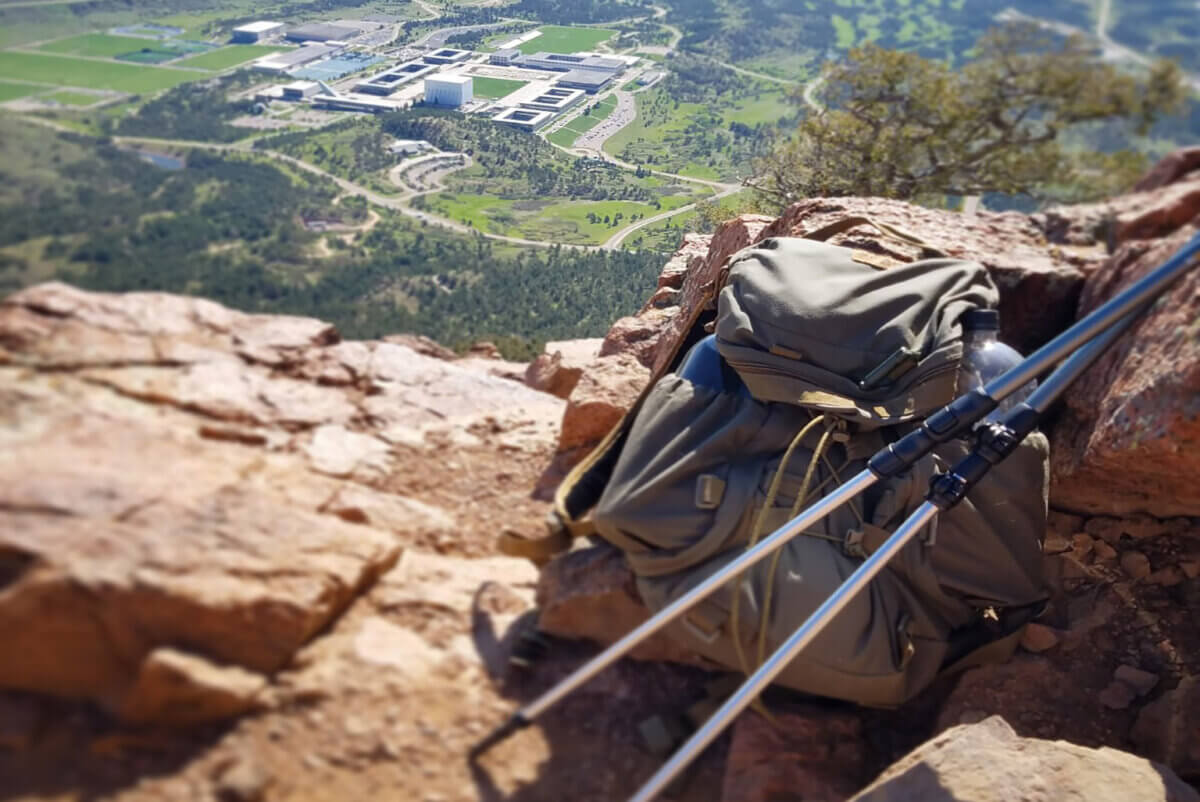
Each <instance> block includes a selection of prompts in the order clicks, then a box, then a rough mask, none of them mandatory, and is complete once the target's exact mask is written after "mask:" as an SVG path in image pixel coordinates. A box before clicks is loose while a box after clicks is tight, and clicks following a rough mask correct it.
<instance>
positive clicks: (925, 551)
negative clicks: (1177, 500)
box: [507, 238, 1049, 706]
mask: <svg viewBox="0 0 1200 802" xmlns="http://www.w3.org/2000/svg"><path fill="white" fill-rule="evenodd" d="M876 261H877V260H874V259H870V258H863V255H862V254H861V253H860V252H856V251H851V250H849V249H846V248H841V247H836V246H832V245H827V244H825V243H823V242H817V241H813V240H810V239H800V238H775V239H768V240H765V241H763V242H761V243H759V244H757V245H755V246H753V247H751V248H748V249H746V250H744V251H742V252H740V253H738V254H735V255H734V256H733V257H732V259H731V260H730V263H729V265H728V266H727V268H726V269H724V270H722V273H721V278H720V279H718V281H717V282H716V284H715V285H714V286H713V287H712V288H710V289H711V292H710V298H711V301H715V307H716V308H715V310H714V309H713V308H712V307H713V306H714V304H713V303H709V304H708V305H707V308H699V309H697V311H696V313H695V316H694V318H693V319H692V320H691V321H690V329H689V331H688V334H687V336H685V337H684V338H683V340H682V341H681V342H680V343H679V345H678V347H677V348H676V352H675V353H674V354H673V355H672V358H671V359H670V361H669V364H668V365H667V366H666V368H665V370H664V371H663V374H662V375H660V376H655V377H652V381H651V383H650V385H649V387H648V388H647V389H646V391H645V392H644V393H643V394H642V397H641V398H640V399H639V400H638V401H637V403H636V404H635V405H634V407H633V408H632V409H631V411H630V412H629V413H628V414H627V415H626V417H625V418H624V420H622V422H621V423H620V424H619V425H618V426H617V427H616V428H615V429H614V430H613V431H612V432H610V434H609V435H608V437H607V438H606V439H605V440H604V441H603V442H602V443H601V444H600V445H599V446H598V447H597V448H596V449H595V450H594V451H593V452H592V453H591V454H590V455H589V456H588V458H586V459H585V460H584V461H583V462H582V463H580V464H579V465H578V466H576V468H575V469H574V470H573V471H572V473H571V474H570V476H568V477H567V479H566V481H564V483H563V485H562V486H561V487H560V488H559V491H558V494H557V498H556V505H555V506H556V509H555V515H554V525H553V527H552V530H553V532H554V534H553V536H552V538H550V539H548V540H547V541H543V542H540V544H539V545H538V546H536V548H538V549H542V550H546V549H553V548H563V547H566V546H568V545H569V544H570V542H571V540H572V539H573V538H574V537H577V536H579V535H585V534H587V535H595V536H598V537H600V538H602V539H603V540H605V541H607V542H609V543H611V544H613V545H615V546H617V547H618V548H619V549H621V550H622V551H623V552H624V554H625V556H626V559H627V561H628V564H629V566H630V567H631V569H632V570H633V572H634V574H635V575H636V577H637V588H638V591H639V592H640V594H641V596H642V598H643V600H644V601H645V603H646V604H647V605H648V606H649V607H650V609H651V610H657V609H661V608H662V607H664V606H665V605H667V604H668V603H670V602H671V601H672V600H674V599H676V598H678V597H679V596H680V595H681V594H683V593H684V592H686V591H687V590H689V589H690V588H692V587H694V586H695V585H696V584H698V583H699V582H701V581H702V580H703V579H704V578H706V577H707V576H709V575H710V574H711V573H713V572H714V571H716V570H717V569H719V568H720V567H721V566H723V565H724V564H726V563H727V562H728V561H730V560H732V559H733V558H734V557H736V556H737V555H738V554H740V553H741V552H742V551H743V550H744V549H745V548H747V547H748V546H750V545H752V544H753V543H755V542H757V541H758V540H760V539H761V538H763V537H765V536H766V535H769V534H770V533H771V532H772V531H774V530H775V529H776V528H778V527H779V526H781V525H782V524H784V523H785V522H787V521H788V520H789V519H790V518H792V517H794V516H795V515H796V514H797V513H798V512H799V511H800V510H801V509H803V508H805V507H807V506H808V505H811V504H812V503H814V502H815V501H817V500H818V499H820V497H821V496H823V495H824V494H825V493H827V492H829V490H830V489H831V488H833V487H835V486H837V484H838V483H839V482H840V481H842V480H843V479H846V478H849V477H850V476H853V475H854V474H856V473H858V472H859V471H861V470H863V469H864V468H865V467H866V461H867V460H868V459H869V458H870V457H871V455H872V454H874V453H875V452H876V451H878V450H879V449H880V448H882V447H883V446H885V445H886V444H887V443H888V442H890V441H893V440H895V439H896V438H898V437H900V436H902V435H903V434H905V433H906V432H908V431H910V430H911V429H912V428H913V427H914V426H915V425H916V424H917V423H919V422H920V421H921V420H922V419H923V418H924V416H926V415H928V414H930V413H932V412H934V411H936V410H937V409H939V408H940V407H942V406H943V405H945V404H946V403H948V402H949V401H951V400H952V399H953V398H954V397H955V396H956V395H958V394H959V393H960V392H962V391H963V390H964V388H961V387H958V386H956V384H957V381H958V378H957V377H958V375H959V371H958V368H959V363H960V361H961V359H962V355H963V337H962V326H961V324H960V322H959V320H960V318H961V316H962V315H963V314H964V313H966V312H967V311H969V310H971V309H978V308H987V309H990V308H995V307H996V305H997V303H998V300H999V295H998V292H997V290H996V288H995V286H994V285H993V284H992V282H991V280H990V278H989V277H988V274H987V272H986V271H985V270H984V269H983V268H982V267H981V266H980V265H978V264H975V263H972V262H966V261H961V260H954V259H946V258H937V259H926V260H923V261H918V262H914V263H912V264H905V265H899V266H894V267H889V268H886V269H880V268H879V267H876V266H875V264H874V263H875V262H876ZM712 330H715V335H716V338H715V342H716V348H717V350H718V351H719V353H720V356H721V358H722V360H723V362H724V365H723V368H724V370H726V371H729V370H730V369H732V371H734V372H735V373H736V378H733V379H732V384H733V385H734V386H735V387H736V389H733V390H731V389H729V388H727V387H722V386H709V385H708V384H701V383H697V382H695V381H692V380H689V379H688V378H685V377H684V376H682V375H679V373H677V372H675V371H676V370H677V369H678V367H679V365H680V364H681V363H682V362H683V360H684V357H685V355H686V354H687V352H688V351H689V350H690V349H691V348H692V347H693V346H694V345H695V344H696V343H697V342H699V341H700V340H702V339H703V338H704V337H705V336H706V334H707V332H708V331H712ZM737 385H741V386H740V387H738V386H737ZM968 448H969V444H968V443H966V442H964V441H961V440H960V441H955V442H951V443H948V444H945V445H942V446H940V447H939V448H938V449H937V450H936V451H935V453H934V454H932V455H931V456H929V457H926V458H925V459H923V460H922V461H921V462H919V463H918V464H917V465H916V466H915V467H914V468H913V469H912V470H911V471H909V472H908V473H906V474H903V475H901V476H899V477H897V478H895V479H892V480H887V481H882V482H879V483H877V484H876V485H874V486H873V487H872V488H870V490H869V491H868V492H866V493H864V494H863V495H861V496H860V497H859V498H857V499H856V500H854V501H853V502H852V503H850V504H847V505H845V506H843V507H842V508H840V509H838V510H836V511H835V512H834V513H833V514H832V515H830V516H828V517H827V518H826V519H825V520H824V521H822V522H821V523H820V524H818V525H816V526H815V527H813V528H811V529H810V530H808V531H806V532H804V533H803V534H801V535H799V536H797V537H795V538H793V539H792V540H790V541H789V542H788V543H787V544H786V545H785V546H783V547H782V548H781V549H779V550H778V551H777V552H776V553H775V554H774V555H773V556H772V557H770V558H768V559H765V560H763V561H761V562H759V563H758V564H757V565H756V566H754V567H752V568H751V569H749V570H747V571H746V572H745V573H744V574H743V575H742V576H741V577H740V579H739V580H738V581H735V582H730V583H729V584H728V585H726V586H725V587H724V588H722V589H721V590H719V591H718V592H716V593H714V594H713V595H711V596H710V597H708V598H707V599H706V600H705V601H704V602H702V603H701V604H699V605H698V606H697V607H695V608H693V609H692V611H691V612H689V613H688V614H687V615H685V616H684V617H683V618H681V619H679V620H677V621H676V622H675V623H674V624H672V625H671V626H670V628H669V630H668V631H669V632H671V634H672V635H674V636H675V637H677V638H678V639H680V640H681V641H683V642H684V643H686V644H687V645H688V646H690V647H691V648H693V649H694V650H695V651H697V652H698V653H700V654H703V655H705V656H706V657H708V658H710V659H711V660H714V661H716V662H718V663H720V664H723V665H725V666H728V667H729V668H731V669H737V670H741V671H751V670H753V669H754V668H755V667H757V665H758V664H759V663H761V661H762V660H763V659H764V658H765V656H767V655H769V654H770V653H771V652H772V651H774V649H775V648H776V647H778V645H779V644H780V643H782V641H783V640H785V639H786V638H787V637H788V636H789V635H790V634H791V633H792V632H793V631H794V630H795V629H796V628H797V627H798V626H800V624H802V623H803V622H804V620H805V619H806V618H807V617H808V615H809V614H810V613H812V612H813V610H815V609H816V608H817V606H818V605H820V604H821V603H822V602H823V601H824V600H825V599H826V598H827V597H828V596H829V595H830V594H831V593H833V591H834V590H836V588H837V587H838V586H839V585H840V584H841V582H842V581H844V580H845V579H846V578H847V577H848V576H849V575H850V573H851V572H852V571H854V569H855V568H856V567H857V566H858V565H859V564H860V563H861V561H862V560H863V559H864V558H865V557H866V556H868V555H869V554H870V553H871V552H872V551H873V550H874V549H875V548H877V547H878V546H879V544H880V543H882V541H883V539H885V538H886V537H887V536H888V534H889V533H890V532H891V531H893V530H894V529H895V527H896V526H898V525H899V524H900V523H901V522H902V521H903V520H904V519H905V518H906V517H907V516H908V515H909V514H910V513H911V512H912V511H913V510H915V509H916V507H917V506H918V505H919V504H920V503H921V502H922V501H923V500H924V498H925V494H926V492H927V490H928V487H929V480H930V478H931V476H932V475H933V473H934V472H935V471H938V470H945V469H946V468H948V467H949V466H951V465H953V464H954V463H955V462H956V461H957V460H958V459H959V458H960V457H961V456H963V455H965V454H966V452H967V450H968ZM1048 452H1049V447H1048V443H1047V440H1046V438H1045V437H1044V436H1043V435H1041V434H1040V433H1035V434H1034V435H1032V436H1030V437H1029V438H1028V439H1027V440H1026V441H1025V443H1024V444H1023V445H1022V446H1021V447H1020V448H1019V449H1018V450H1017V452H1016V453H1015V454H1013V455H1012V456H1011V457H1010V458H1009V459H1008V460H1007V461H1005V462H1004V463H1003V464H1001V465H1000V466H998V467H996V468H994V469H993V470H992V471H991V473H990V474H989V475H988V476H987V477H986V478H985V479H984V480H983V481H982V482H980V483H979V485H978V486H976V487H975V488H974V489H973V490H972V491H971V493H970V495H969V496H968V498H967V499H966V500H965V501H964V502H963V503H962V504H960V505H959V506H958V507H955V508H954V509H952V510H950V511H948V512H944V513H942V514H941V515H939V516H938V518H936V519H935V520H934V522H933V523H932V524H930V525H929V526H928V527H927V530H926V531H925V532H924V533H922V535H923V536H922V537H920V538H918V539H917V540H914V541H913V542H912V543H911V544H910V545H909V546H907V547H906V548H905V549H904V550H902V551H901V552H900V554H899V555H898V556H897V557H896V558H895V559H894V560H893V561H892V562H891V563H890V564H889V565H888V567H887V568H886V569H885V570H884V571H883V572H882V573H881V574H880V575H879V576H878V577H877V578H876V579H875V580H874V581H873V582H872V583H871V585H870V586H869V587H868V589H867V590H865V591H864V592H862V593H860V594H859V596H858V597H857V598H856V599H855V600H853V601H852V602H851V603H850V604H849V606H847V607H846V608H845V609H844V610H843V611H842V612H841V613H840V614H839V615H838V617H837V618H836V619H835V620H834V621H833V622H832V624H831V626H829V627H828V628H827V629H826V630H825V632H824V633H822V635H820V636H819V637H818V638H817V639H816V641H814V643H813V644H812V645H811V647H810V648H809V649H808V650H807V651H806V652H805V653H804V654H802V655H800V656H799V657H797V658H796V659H795V661H794V662H793V663H792V664H791V665H790V666H789V667H788V668H787V669H786V670H785V671H784V673H783V674H781V675H780V676H779V678H778V680H777V681H778V682H779V683H781V684H782V685H784V686H787V687H790V688H793V689H796V690H800V691H804V692H807V693H812V694H817V695H821V696H827V697H833V698H838V699H845V700H850V701H853V702H857V703H859V704H864V705H878V706H890V705H896V704H899V703H902V702H904V701H905V700H907V699H909V698H911V697H912V696H913V695H914V694H916V693H918V692H919V691H921V690H922V689H924V688H925V687H927V686H928V685H929V683H931V682H932V681H933V680H934V679H935V678H936V677H937V676H938V675H939V674H941V673H943V672H945V671H947V670H949V669H951V668H953V667H957V666H960V665H965V664H973V663H977V662H982V661H986V660H1003V659H1007V657H1008V656H1009V655H1010V654H1011V652H1012V650H1013V649H1014V648H1015V645H1016V641H1017V640H1018V638H1019V635H1020V632H1021V630H1022V629H1023V626H1024V624H1025V623H1026V622H1027V621H1028V620H1029V619H1030V618H1031V617H1032V616H1033V615H1034V614H1035V613H1036V611H1037V610H1038V609H1039V608H1040V605H1041V603H1042V601H1043V599H1044V598H1045V593H1044V591H1043V584H1042V573H1041V570H1042V554H1041V543H1042V537H1043V533H1044V531H1045V523H1046V511H1047V489H1048V481H1049V477H1048ZM522 546H524V549H523V548H522ZM507 547H508V548H507V550H509V551H510V552H514V553H522V552H523V551H524V553H529V551H530V548H531V547H530V544H529V543H528V542H527V543H526V544H514V543H512V542H509V543H508V544H507Z"/></svg>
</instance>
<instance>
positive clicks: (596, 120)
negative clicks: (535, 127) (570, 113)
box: [546, 96, 617, 148]
mask: <svg viewBox="0 0 1200 802" xmlns="http://www.w3.org/2000/svg"><path fill="white" fill-rule="evenodd" d="M616 107H617V99H616V98H615V97H612V96H609V97H608V98H605V99H604V100H603V101H602V102H601V103H600V104H599V105H598V106H596V108H595V110H593V111H592V113H591V114H581V115H580V116H578V117H576V118H575V119H574V120H571V122H569V123H567V124H566V125H564V126H563V127H562V128H559V129H558V130H557V131H555V132H554V133H552V134H550V135H549V136H547V137H546V139H548V140H550V141H551V142H553V143H554V144H555V145H560V146H562V147H564V148H569V147H571V146H573V145H574V144H575V140H577V139H579V137H580V136H581V135H583V134H584V133H586V132H588V131H590V130H592V129H593V128H595V127H596V126H597V125H599V124H600V122H601V121H602V120H603V119H604V118H605V117H607V116H608V115H610V114H612V110H613V109H615V108H616Z"/></svg>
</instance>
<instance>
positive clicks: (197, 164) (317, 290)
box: [0, 120, 663, 357]
mask: <svg viewBox="0 0 1200 802" xmlns="http://www.w3.org/2000/svg"><path fill="white" fill-rule="evenodd" d="M185 155H186V158H187V167H186V168H184V169H181V170H164V169H161V168H158V167H154V166H151V165H149V164H147V163H146V162H144V161H142V160H141V159H140V158H139V157H138V155H137V154H135V153H131V152H128V151H125V150H121V149H119V148H116V147H114V146H112V145H111V144H103V143H98V142H97V141H96V140H93V139H89V138H86V137H80V136H75V135H57V134H47V133H46V132H45V131H43V130H42V129H35V128H33V127H32V126H28V125H23V124H19V123H15V122H11V121H7V122H6V121H3V120H0V288H2V289H3V290H4V291H8V290H12V289H16V288H18V287H20V286H22V285H23V284H25V283H27V282H28V281H32V280H44V279H46V278H48V277H50V276H51V275H57V276H60V277H62V278H64V279H65V280H68V281H71V282H72V283H75V284H78V285H80V286H84V287H88V288H91V289H97V290H108V291H118V292H119V291H128V290H145V289H153V290H164V291H168V292H177V293H186V294H194V295H202V296H206V297H210V298H214V299H216V300H218V301H221V302H222V303H225V304H228V305H230V306H233V307H235V308H239V309H246V310H251V311H262V312H271V313H288V314H301V315H313V316H316V317H320V318H323V319H326V320H330V321H332V322H334V323H335V324H336V325H337V326H338V327H339V328H340V329H341V330H342V331H343V333H344V334H346V335H347V336H350V337H377V336H382V335H385V334H391V333H396V332H417V333H422V334H428V335H430V336H433V337H435V338H437V339H438V340H440V341H442V342H445V343H447V344H451V345H466V344H469V343H471V342H474V341H477V340H481V339H491V340H494V341H496V342H497V343H498V344H499V345H500V346H501V348H502V349H503V350H504V352H505V353H506V354H507V355H509V356H512V357H527V356H529V355H530V354H531V353H532V352H533V351H534V350H536V349H539V348H540V346H541V343H543V342H544V341H545V340H546V339H561V338H573V337H590V336H598V335H600V334H602V333H603V332H604V331H605V330H606V329H607V327H608V325H609V324H610V323H611V322H612V320H614V319H615V318H617V317H619V316H621V315H624V314H629V313H630V312H632V311H633V310H635V309H636V308H638V306H639V305H640V304H641V302H642V300H644V298H645V296H646V294H647V293H648V292H649V291H650V290H651V289H652V288H653V286H654V280H655V277H656V276H657V273H658V268H659V266H660V265H661V262H662V259H663V257H662V255H661V254H655V253H652V252H644V253H640V254H631V253H621V252H614V253H596V252H590V251H576V250H573V249H569V248H549V249H546V248H536V249H528V250H518V249H514V248H512V247H510V246H505V245H497V244H496V243H494V242H492V241H490V240H486V239H483V238H480V237H474V236H462V235H459V234H455V233H453V232H448V231H446V230H445V229H441V228H438V227H435V226H425V225H422V224H420V223H417V222H414V221H411V220H408V219H407V218H404V217H401V216H400V215H397V214H395V213H392V212H389V211H387V210H382V209H376V210H372V211H371V214H372V215H375V216H376V217H377V218H378V219H377V220H375V221H374V224H373V225H371V226H370V227H369V228H365V227H364V230H363V231H361V232H360V233H358V234H354V233H351V234H350V235H348V240H347V239H344V238H342V237H338V238H336V239H335V240H333V241H329V240H328V239H326V244H328V246H329V247H328V248H327V249H325V250H326V252H327V253H328V252H331V253H332V255H329V256H325V257H323V258H317V257H314V255H313V253H314V251H316V250H318V249H317V248H316V246H317V244H318V240H321V239H325V238H327V237H328V236H329V235H328V234H326V233H325V232H324V231H310V230H308V227H309V226H310V225H311V224H312V223H313V222H314V221H323V222H325V223H334V224H337V223H341V224H353V223H361V222H362V221H364V220H365V218H366V217H367V208H366V203H365V202H364V201H363V200H361V199H358V198H344V199H342V200H341V201H340V202H335V201H334V198H335V197H336V195H338V194H340V192H339V190H338V189H337V188H336V187H335V186H334V185H333V184H331V183H328V182H325V181H323V180H320V179H318V178H316V177H314V176H311V175H309V174H308V173H305V172H303V171H288V172H285V171H284V170H282V169H280V168H279V167H278V166H276V164H275V163H272V162H265V161H260V160H258V159H255V158H253V157H252V156H250V155H233V154H225V155H222V154H214V153H212V152H209V151H203V150H192V151H188V152H186V154H185ZM29 253H36V254H38V255H39V256H40V258H41V259H43V260H46V261H48V262H50V263H52V268H51V270H50V271H49V272H47V271H39V272H37V273H36V275H35V274H34V273H33V272H31V271H30V270H29V269H28V268H29V265H28V264H27V263H26V261H27V260H26V258H25V256H26V255H27V254H29Z"/></svg>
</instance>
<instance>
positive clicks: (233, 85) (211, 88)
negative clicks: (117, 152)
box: [110, 71, 254, 142]
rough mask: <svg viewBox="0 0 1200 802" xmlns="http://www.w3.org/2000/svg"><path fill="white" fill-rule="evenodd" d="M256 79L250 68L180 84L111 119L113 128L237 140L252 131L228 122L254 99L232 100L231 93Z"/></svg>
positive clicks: (175, 136)
mask: <svg viewBox="0 0 1200 802" xmlns="http://www.w3.org/2000/svg"><path fill="white" fill-rule="evenodd" d="M253 81H254V76H253V75H252V74H251V73H250V72H247V71H241V72H237V73H234V74H232V75H227V76H222V77H220V78H215V79H209V80H207V81H204V82H203V83H191V84H184V85H183V86H177V87H175V88H174V89H172V90H171V91H169V92H165V93H163V94H162V95H160V96H159V97H157V98H155V99H154V100H151V101H150V102H149V103H146V104H145V105H143V106H142V107H141V108H140V109H138V111H137V113H136V114H133V115H129V116H125V117H121V118H120V119H118V120H116V121H113V122H112V123H110V125H111V131H112V132H113V133H117V134H121V135H123V136H146V137H155V138H159V139H187V140H194V141H201V142H234V141H236V140H238V139H242V138H243V137H245V136H247V135H248V134H250V133H251V132H250V131H249V130H247V129H245V128H237V127H235V126H232V125H229V122H228V121H229V120H232V119H234V118H235V117H240V116H242V115H243V114H249V113H250V112H251V111H252V110H253V108H254V103H253V101H250V100H239V101H236V102H231V101H230V100H229V97H228V96H229V93H230V92H232V91H234V90H237V89H242V88H245V87H247V86H249V85H250V84H251V83H252V82H253Z"/></svg>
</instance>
